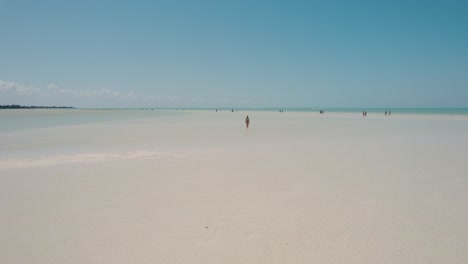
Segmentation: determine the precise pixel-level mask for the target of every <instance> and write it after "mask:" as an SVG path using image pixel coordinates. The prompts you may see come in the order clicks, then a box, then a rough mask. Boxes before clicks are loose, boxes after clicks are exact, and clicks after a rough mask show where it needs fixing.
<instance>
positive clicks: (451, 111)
mask: <svg viewBox="0 0 468 264" xmlns="http://www.w3.org/2000/svg"><path fill="white" fill-rule="evenodd" d="M232 109H235V110H237V111H246V110H248V111H273V112H278V111H279V109H282V110H284V111H285V112H286V111H289V112H318V111H320V110H324V111H325V113H327V112H330V113H362V111H367V113H368V114H375V113H378V114H384V113H385V111H391V112H392V114H418V115H468V108H326V107H325V108H280V107H278V108H232ZM189 110H215V108H194V109H189ZM218 111H231V108H218Z"/></svg>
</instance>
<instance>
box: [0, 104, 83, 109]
mask: <svg viewBox="0 0 468 264" xmlns="http://www.w3.org/2000/svg"><path fill="white" fill-rule="evenodd" d="M51 108H74V107H71V106H35V105H31V106H25V105H0V109H51Z"/></svg>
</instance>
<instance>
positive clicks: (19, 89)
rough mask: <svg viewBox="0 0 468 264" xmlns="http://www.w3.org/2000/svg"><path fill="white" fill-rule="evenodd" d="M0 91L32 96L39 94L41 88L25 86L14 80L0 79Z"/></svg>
mask: <svg viewBox="0 0 468 264" xmlns="http://www.w3.org/2000/svg"><path fill="white" fill-rule="evenodd" d="M0 92H13V93H16V94H18V95H25V96H32V95H36V94H39V93H40V92H41V89H39V88H36V87H34V86H25V85H21V84H19V83H15V82H9V81H3V80H0Z"/></svg>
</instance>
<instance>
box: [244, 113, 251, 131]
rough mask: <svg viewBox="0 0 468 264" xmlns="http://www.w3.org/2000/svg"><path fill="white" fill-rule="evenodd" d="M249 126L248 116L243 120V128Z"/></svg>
mask: <svg viewBox="0 0 468 264" xmlns="http://www.w3.org/2000/svg"><path fill="white" fill-rule="evenodd" d="M249 124H250V119H249V116H247V117H246V118H245V126H246V127H247V129H248V128H249Z"/></svg>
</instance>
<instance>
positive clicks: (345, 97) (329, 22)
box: [0, 0, 468, 108]
mask: <svg viewBox="0 0 468 264" xmlns="http://www.w3.org/2000/svg"><path fill="white" fill-rule="evenodd" d="M0 104H21V105H66V106H74V107H93V108H99V107H103V108H108V107H227V108H230V107H281V108H287V107H301V108H302V107H311V108H313V107H384V108H385V107H389V108H390V107H393V108H397V107H428V108H431V107H442V108H446V107H455V108H456V107H459V108H461V107H468V1H416V0H415V1H398V0H393V1H379V0H375V1H313V0H310V1H275V0H270V1H243V0H237V1H219V0H218V1H202V0H199V1H177V0H173V1H118V0H114V1H99V0H95V1H94V0H93V1H89V0H81V1H67V0H60V1H51V0H43V1H35V0H32V1H22V0H14V1H13V0H11V1H10V0H0Z"/></svg>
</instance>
